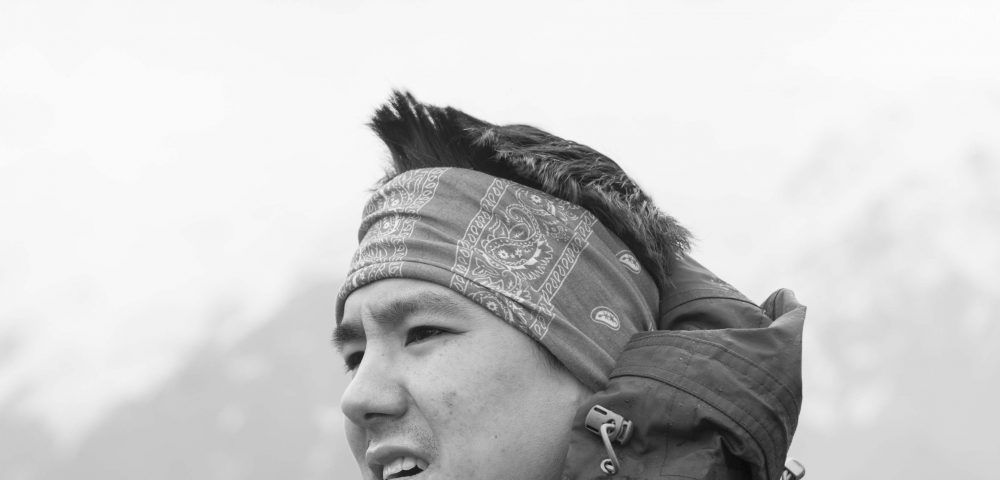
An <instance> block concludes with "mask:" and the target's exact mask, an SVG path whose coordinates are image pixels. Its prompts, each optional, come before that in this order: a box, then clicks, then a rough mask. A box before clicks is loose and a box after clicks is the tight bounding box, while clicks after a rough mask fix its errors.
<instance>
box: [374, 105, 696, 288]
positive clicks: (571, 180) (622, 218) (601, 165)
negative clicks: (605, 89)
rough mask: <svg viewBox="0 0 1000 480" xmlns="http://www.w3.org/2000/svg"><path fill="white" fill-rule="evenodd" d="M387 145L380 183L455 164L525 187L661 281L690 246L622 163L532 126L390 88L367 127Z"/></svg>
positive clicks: (684, 233) (683, 233)
mask: <svg viewBox="0 0 1000 480" xmlns="http://www.w3.org/2000/svg"><path fill="white" fill-rule="evenodd" d="M370 126H371V128H372V130H374V131H375V133H376V134H377V135H378V136H379V138H381V139H382V141H383V142H385V144H386V145H387V146H388V147H389V152H390V153H391V154H392V164H391V166H390V168H389V169H388V170H387V171H386V174H385V177H383V178H382V180H381V182H380V184H381V183H384V182H386V181H388V180H390V179H392V178H393V177H394V176H396V175H398V174H400V173H403V172H406V171H409V170H414V169H418V168H428V167H458V168H468V169H472V170H477V171H481V172H483V173H487V174H490V175H493V176H496V177H500V178H504V179H507V180H510V181H513V182H517V183H520V184H522V185H526V186H529V187H532V188H535V189H537V190H541V191H543V192H546V193H548V194H549V195H552V196H555V197H558V198H561V199H563V200H566V201H568V202H572V203H575V204H577V205H580V206H581V207H583V208H586V209H587V210H589V211H590V212H591V213H592V214H593V215H594V216H595V217H597V219H598V220H599V221H600V222H601V223H602V224H603V225H604V226H605V227H606V228H608V229H609V230H611V231H612V232H613V233H614V234H615V235H617V236H618V237H619V238H621V239H622V241H624V242H625V244H626V245H627V246H628V247H629V248H630V249H631V250H632V252H633V253H635V255H636V256H637V257H638V258H639V261H640V262H641V263H642V264H643V266H645V267H646V270H647V271H648V272H649V273H650V274H651V275H652V277H653V279H654V280H655V281H656V282H657V284H662V283H663V281H664V279H665V277H666V276H667V275H668V274H669V272H670V265H671V263H672V261H673V259H674V258H675V257H676V256H678V255H680V254H681V252H683V251H685V250H687V249H688V248H689V247H690V233H689V232H688V230H687V229H686V228H684V227H682V226H681V225H679V224H678V223H677V221H676V220H674V218H673V217H671V216H669V215H667V214H665V213H663V212H662V211H660V210H659V209H658V208H657V207H656V205H654V204H653V201H652V199H651V198H650V197H649V196H648V195H646V193H644V192H643V191H642V189H640V188H639V186H638V185H637V184H636V183H635V182H634V181H633V180H632V179H631V178H629V177H628V175H626V174H625V172H624V171H623V170H622V169H621V167H619V166H618V164H617V163H615V162H614V161H612V160H611V159H610V158H608V157H606V156H604V155H603V154H601V153H600V152H598V151H596V150H594V149H592V148H590V147H588V146H586V145H582V144H579V143H576V142H573V141H570V140H566V139H563V138H560V137H557V136H555V135H552V134H551V133H548V132H546V131H543V130H541V129H538V128H535V127H532V126H528V125H503V126H500V125H493V124H490V123H488V122H484V121H482V120H479V119H478V118H475V117H473V116H471V115H469V114H466V113H464V112H462V111H460V110H457V109H454V108H451V107H437V106H433V105H427V104H424V103H420V102H418V101H417V100H416V99H415V98H414V97H413V95H412V94H410V93H409V92H401V91H393V94H392V96H391V97H390V99H389V101H388V102H386V103H385V104H384V105H382V106H381V107H379V108H378V109H377V110H376V111H375V114H374V116H373V117H372V121H371V123H370Z"/></svg>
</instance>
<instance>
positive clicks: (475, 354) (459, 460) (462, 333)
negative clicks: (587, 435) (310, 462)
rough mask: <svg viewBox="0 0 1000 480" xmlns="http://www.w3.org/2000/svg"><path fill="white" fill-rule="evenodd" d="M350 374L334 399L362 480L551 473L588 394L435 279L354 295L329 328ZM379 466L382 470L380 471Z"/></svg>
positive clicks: (391, 283)
mask: <svg viewBox="0 0 1000 480" xmlns="http://www.w3.org/2000/svg"><path fill="white" fill-rule="evenodd" d="M335 336H337V337H338V339H339V341H338V344H339V345H340V350H341V352H342V354H343V356H344V358H345V360H346V362H347V364H348V368H349V369H352V370H351V371H352V375H353V378H352V380H351V383H350V384H349V385H348V387H347V390H346V391H345V392H344V396H343V398H342V399H341V408H342V409H343V411H344V414H345V415H346V417H347V420H346V422H345V423H346V430H347V439H348V442H349V443H350V446H351V450H352V451H353V453H354V457H355V459H356V460H357V462H358V465H359V466H360V467H361V472H362V474H363V475H364V478H365V479H368V480H370V479H379V480H382V479H391V478H398V477H400V476H401V475H406V474H407V473H411V472H417V470H403V471H402V472H400V473H395V474H391V472H393V471H395V470H398V469H400V468H404V469H405V468H408V467H411V466H412V464H416V465H417V467H422V471H421V472H420V473H418V474H416V475H414V476H412V477H411V478H413V479H414V480H430V479H433V480H446V479H448V480H451V479H454V480H468V479H482V480H490V479H497V480H499V479H518V480H549V479H553V478H558V476H559V474H560V471H561V466H562V462H563V460H564V459H565V456H566V452H567V448H568V445H569V434H570V430H571V428H572V420H573V416H574V414H575V412H576V409H577V407H579V405H580V403H581V402H582V401H583V399H584V398H585V397H586V396H587V395H589V394H590V392H589V391H588V390H587V389H586V387H584V386H583V385H582V384H581V383H580V382H579V381H578V380H577V379H576V378H575V377H573V376H572V375H570V374H569V372H567V371H565V369H561V368H553V367H551V366H549V365H546V362H545V359H544V357H543V356H542V355H541V354H540V352H539V351H538V350H537V348H538V347H537V345H536V344H535V343H534V340H532V339H530V338H529V337H528V336H527V335H525V334H523V333H521V332H519V331H517V330H516V329H514V328H513V327H512V326H510V325H507V324H506V323H504V322H503V321H502V320H500V319H498V318H497V317H495V316H494V315H493V314H491V313H490V312H489V311H488V310H486V309H485V308H482V307H481V306H479V305H478V304H476V303H474V302H472V301H471V300H469V299H467V298H465V297H463V296H462V295H460V294H458V293H457V292H454V291H452V290H450V289H447V288H444V287H442V286H439V285H436V284H433V283H429V282H423V281H419V280H409V279H388V280H381V281H378V282H375V283H373V284H370V285H368V286H365V287H363V288H361V289H358V290H356V291H354V292H353V293H352V294H351V295H350V296H349V297H348V298H347V302H346V303H345V305H344V317H343V322H342V323H341V325H340V326H339V327H338V331H337V333H336V334H335ZM383 472H385V473H383Z"/></svg>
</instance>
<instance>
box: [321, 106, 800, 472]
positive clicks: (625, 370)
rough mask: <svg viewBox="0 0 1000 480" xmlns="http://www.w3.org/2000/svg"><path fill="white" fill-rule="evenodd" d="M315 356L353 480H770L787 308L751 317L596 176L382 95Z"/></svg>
mask: <svg viewBox="0 0 1000 480" xmlns="http://www.w3.org/2000/svg"><path fill="white" fill-rule="evenodd" d="M372 127H373V129H374V130H375V132H376V133H377V134H378V135H379V136H380V137H381V138H382V140H383V141H384V142H385V143H386V144H387V145H388V147H389V150H390V152H391V153H392V160H393V164H392V167H391V168H390V170H389V172H388V173H387V175H386V177H385V178H384V179H383V180H382V182H381V184H380V187H379V188H378V189H377V190H376V192H375V193H374V195H373V196H372V198H371V200H370V201H369V202H368V204H367V205H366V207H365V209H364V213H363V219H362V223H361V227H360V231H359V236H360V246H359V248H358V251H357V253H356V254H355V256H354V259H353V261H352V264H351V270H350V274H349V276H348V279H347V282H346V283H345V285H344V287H343V289H342V290H341V292H340V295H339V297H338V302H337V327H336V330H335V332H334V341H335V343H336V345H337V348H338V350H339V351H340V352H341V354H342V355H343V357H344V359H345V364H346V367H347V369H348V370H349V372H350V373H351V375H352V376H353V377H352V380H351V383H350V385H349V386H348V387H347V389H346V391H345V392H344V395H343V398H342V401H341V407H342V409H343V411H344V414H345V416H346V430H347V436H348V441H349V444H350V446H351V449H352V451H353V453H354V456H355V458H356V460H357V462H358V465H359V466H360V468H361V471H362V474H363V476H364V478H366V479H380V480H381V479H385V480H389V479H395V478H404V477H405V478H410V477H412V478H414V479H418V480H419V479H435V480H438V479H517V480H535V479H537V480H549V479H560V478H565V479H571V478H572V479H576V478H608V477H609V476H618V477H620V478H719V479H723V478H726V479H758V478H760V479H765V478H766V479H774V478H777V477H778V475H780V474H782V471H783V469H782V465H781V461H782V459H783V458H784V455H785V453H786V452H787V449H788V445H789V443H790V442H791V438H792V434H793V433H794V429H795V424H796V421H797V418H798V412H799V408H800V399H801V384H800V380H799V376H800V372H799V358H800V350H799V346H800V339H801V324H802V320H803V317H804V307H801V306H800V305H798V304H797V303H796V302H795V300H794V296H792V295H791V292H789V291H787V290H781V291H778V292H775V294H773V295H772V296H771V297H770V298H769V299H768V300H767V301H765V304H764V307H763V308H759V307H758V306H756V305H755V304H753V303H752V302H750V301H749V300H747V299H746V298H745V297H743V296H742V295H741V294H740V293H739V292H737V291H736V290H735V289H733V288H732V287H730V286H729V285H728V284H726V283H725V282H722V281H721V280H719V279H718V278H717V277H715V276H714V275H712V274H711V272H709V271H708V270H706V269H704V267H702V266H701V265H699V264H698V263H697V262H695V261H694V260H693V259H691V258H690V257H689V256H688V255H687V254H686V252H685V251H686V249H687V247H688V232H687V231H686V230H685V229H684V228H683V227H681V226H680V225H678V224H677V222H676V221H675V220H674V219H673V218H671V217H669V216H667V215H666V214H664V213H662V212H661V211H660V210H659V209H657V208H656V207H655V206H654V205H653V203H652V202H651V200H650V199H649V198H648V197H647V196H646V195H645V194H644V193H643V192H642V191H641V189H639V187H638V186H637V185H636V184H635V183H634V182H633V181H632V180H631V179H630V178H629V177H628V176H627V175H625V173H624V172H623V171H622V170H621V168H620V167H618V165H617V164H615V163H614V162H613V161H611V160H610V159H608V158H607V157H605V156H603V155H601V154H600V153H598V152H596V151H594V150H593V149H590V148H589V147H586V146H584V145H580V144H577V143H574V142H570V141H567V140H564V139H561V138H559V137H556V136H554V135H551V134H549V133H546V132H543V131H541V130H538V129H536V128H533V127H528V126H523V125H510V126H496V125H491V124H489V123H487V122H483V121H481V120H478V119H476V118H473V117H471V116H469V115H467V114H465V113H463V112H461V111H458V110H455V109H452V108H438V107H434V106H429V105H424V104H421V103H419V102H417V101H416V100H415V99H414V98H413V97H412V96H411V95H409V94H404V93H398V92H397V93H396V94H395V95H394V96H393V98H392V99H391V100H390V102H389V103H388V104H387V105H385V106H383V107H382V108H381V109H379V110H378V111H377V112H376V114H375V117H374V119H373V122H372Z"/></svg>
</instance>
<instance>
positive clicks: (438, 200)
mask: <svg viewBox="0 0 1000 480" xmlns="http://www.w3.org/2000/svg"><path fill="white" fill-rule="evenodd" d="M358 235H359V238H360V245H359V247H358V250H357V252H356V253H355V255H354V258H353V259H352V261H351V267H350V273H349V274H348V277H347V281H346V283H345V284H344V286H343V288H342V289H341V291H340V295H339V296H338V299H337V323H340V321H341V319H342V317H343V306H344V301H345V300H346V299H347V297H348V296H349V295H350V294H351V292H353V291H354V290H356V289H358V288H361V287H362V286H364V285H367V284H369V283H372V282H375V281H378V280H381V279H385V278H410V279H417V280H424V281H429V282H433V283H436V284H439V285H442V286H445V287H448V288H450V289H452V290H454V291H456V292H458V293H460V294H462V295H464V296H465V297H467V298H469V299H471V300H473V301H475V302H476V303H478V304H479V305H481V306H483V307H485V308H486V309H488V310H489V311H490V312H492V313H493V314H494V315H496V316H497V317H499V318H500V319H502V320H504V321H505V322H507V323H509V324H510V325H512V326H513V327H515V328H517V329H518V330H520V331H522V332H524V333H525V334H527V335H528V336H530V337H531V338H533V339H535V340H536V341H538V342H540V343H541V344H542V345H543V346H544V347H545V348H546V349H548V350H549V351H550V352H551V353H552V354H553V355H554V356H555V357H556V358H558V359H559V361H561V362H562V363H563V365H565V366H566V367H567V369H568V370H569V371H570V372H571V373H572V374H573V375H575V376H576V377H577V378H578V379H579V380H580V381H581V382H582V383H583V384H584V385H587V386H588V387H590V388H592V389H594V390H595V391H596V390H599V389H602V388H603V387H604V386H605V385H606V384H607V381H608V375H609V374H610V372H611V369H612V368H613V366H614V361H615V358H616V357H617V356H618V354H619V353H621V351H622V349H623V348H624V346H625V343H627V342H628V340H629V338H630V337H631V336H632V334H634V333H636V332H639V331H646V330H652V329H654V327H653V325H655V321H654V318H655V312H656V310H657V306H658V293H657V288H656V285H655V283H654V282H653V279H652V277H650V276H649V274H647V273H646V272H645V271H644V270H643V269H642V267H641V265H640V264H639V261H638V260H637V259H636V257H635V255H633V254H632V252H631V251H630V250H629V249H628V248H627V247H626V246H625V244H624V243H623V242H622V241H621V239H619V238H618V237H617V236H615V235H614V234H613V233H611V232H610V231H608V230H607V229H606V228H605V227H604V226H603V225H601V224H600V223H599V222H598V221H597V219H596V218H594V216H593V215H592V214H591V213H590V212H588V211H587V210H585V209H584V208H582V207H580V206H578V205H574V204H572V203H569V202H566V201H563V200H560V199H558V198H555V197H553V196H551V195H548V194H546V193H543V192H540V191H538V190H534V189H532V188H528V187H525V186H523V185H520V184H518V183H514V182H511V181H508V180H504V179H500V178H496V177H493V176H490V175H487V174H484V173H481V172H477V171H474V170H466V169H460V168H427V169H418V170H412V171H409V172H405V173H403V174H400V175H398V176H396V177H395V178H393V179H392V180H391V181H389V182H387V183H386V184H385V185H383V186H382V187H381V188H379V189H378V190H377V191H376V192H375V193H374V195H373V196H372V198H371V199H370V200H369V201H368V204H367V205H366V206H365V209H364V214H363V220H362V223H361V228H360V230H359V232H358Z"/></svg>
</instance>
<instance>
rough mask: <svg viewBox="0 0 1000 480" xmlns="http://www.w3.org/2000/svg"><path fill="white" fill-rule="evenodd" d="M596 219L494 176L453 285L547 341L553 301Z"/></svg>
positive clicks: (462, 246) (458, 258) (463, 245)
mask: <svg viewBox="0 0 1000 480" xmlns="http://www.w3.org/2000/svg"><path fill="white" fill-rule="evenodd" d="M501 205H506V207H501ZM596 222H597V220H596V219H595V218H594V217H593V215H591V214H590V213H589V212H587V211H586V210H583V209H582V208H580V207H578V206H575V205H573V204H570V203H567V202H564V201H561V200H559V199H556V198H554V197H547V196H542V195H539V194H538V193H537V192H535V191H533V190H530V189H528V188H526V187H523V186H521V185H518V184H516V183H512V182H509V181H506V180H501V179H494V180H493V183H492V184H491V185H490V187H489V188H488V189H487V192H486V194H485V195H483V197H482V199H481V201H480V205H479V211H478V212H477V213H476V215H475V216H474V217H473V219H472V222H470V223H469V226H468V228H466V231H465V234H464V235H463V236H462V238H461V239H459V240H458V242H457V249H456V255H455V264H454V266H453V267H452V268H451V271H452V272H453V273H454V275H453V276H452V281H451V285H450V288H453V289H455V290H457V291H459V292H460V293H463V294H465V295H467V296H469V297H471V298H476V297H485V296H489V297H490V298H491V300H490V303H489V304H486V303H481V304H483V305H485V306H486V307H487V308H490V310H491V311H494V313H497V315H498V316H501V317H503V318H505V319H506V320H508V321H509V322H510V323H512V324H514V325H515V326H517V327H518V328H520V329H522V330H524V331H526V332H531V334H532V335H533V336H535V337H536V338H539V339H541V338H542V337H544V336H545V334H546V333H547V332H548V326H549V323H551V320H552V315H553V307H552V298H553V297H554V296H555V294H556V293H557V292H558V290H559V287H560V286H562V283H563V281H564V280H565V278H566V276H567V275H568V274H569V272H570V271H572V269H573V266H574V265H575V264H576V262H577V260H578V259H579V257H580V253H581V252H582V251H583V250H584V249H585V248H586V247H587V245H588V238H589V237H590V235H591V233H592V232H593V226H594V224H595V223H596ZM496 293H501V294H502V295H496ZM515 300H516V301H515ZM477 301H478V300H477ZM522 304H527V305H531V306H534V307H535V308H534V309H533V310H534V311H529V310H527V309H525V308H524V307H523V306H522ZM490 305H495V306H496V308H497V310H493V308H492V307H491V306H490Z"/></svg>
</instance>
